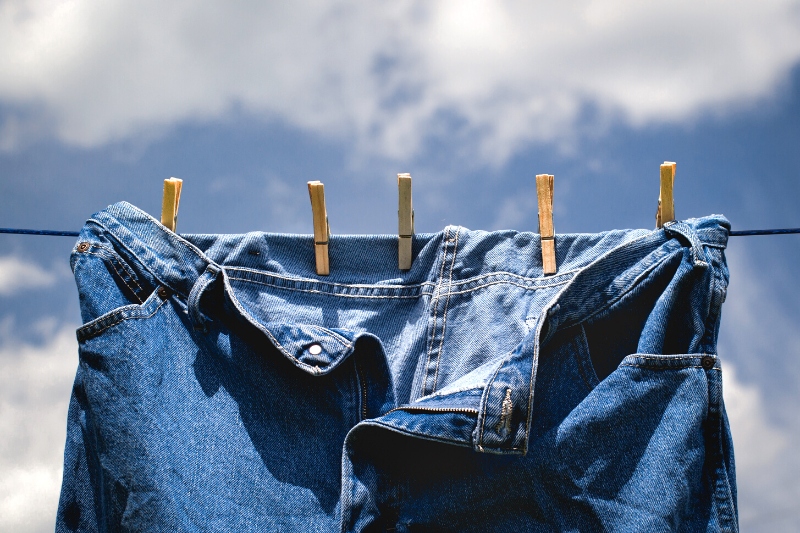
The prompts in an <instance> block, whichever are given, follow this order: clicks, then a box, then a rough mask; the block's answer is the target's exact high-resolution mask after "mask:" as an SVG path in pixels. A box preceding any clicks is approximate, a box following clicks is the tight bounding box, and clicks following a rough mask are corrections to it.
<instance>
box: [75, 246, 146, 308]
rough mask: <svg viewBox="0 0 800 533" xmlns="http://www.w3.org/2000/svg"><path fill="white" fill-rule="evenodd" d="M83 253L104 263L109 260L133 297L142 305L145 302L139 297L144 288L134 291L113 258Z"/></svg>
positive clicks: (93, 253)
mask: <svg viewBox="0 0 800 533" xmlns="http://www.w3.org/2000/svg"><path fill="white" fill-rule="evenodd" d="M81 253H83V254H86V255H94V256H97V257H99V258H100V259H102V260H103V261H105V260H106V259H107V260H108V263H109V264H110V265H111V266H112V267H113V268H114V271H115V272H116V273H117V276H119V279H120V280H121V281H122V283H124V284H125V286H126V287H128V288H129V289H130V290H131V292H132V293H133V296H134V297H135V298H136V299H137V300H139V303H140V304H141V303H144V300H142V299H141V298H140V297H139V291H141V290H142V288H141V287H139V291H137V290H136V289H134V288H133V287H131V285H130V283H128V281H127V280H126V279H125V276H124V275H123V274H122V273H121V272H120V271H119V269H118V268H117V264H116V261H114V260H113V259H112V258H110V257H108V256H106V255H105V254H98V253H95V252H81ZM132 281H133V280H132ZM134 283H135V282H134ZM137 287H138V284H137Z"/></svg>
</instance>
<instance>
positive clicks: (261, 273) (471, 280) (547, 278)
mask: <svg viewBox="0 0 800 533" xmlns="http://www.w3.org/2000/svg"><path fill="white" fill-rule="evenodd" d="M225 269H226V270H228V271H240V272H246V273H248V274H253V275H256V276H261V277H272V278H277V279H282V280H286V281H292V282H301V283H316V284H319V285H321V286H322V285H327V286H331V287H346V288H354V287H355V288H366V289H381V288H387V289H414V288H418V287H423V286H430V287H435V286H436V283H433V282H431V281H424V282H422V283H414V284H410V285H402V284H400V285H396V284H395V285H379V284H367V283H336V282H332V281H322V280H316V279H313V278H298V277H293V276H281V275H279V274H275V273H273V272H266V271H263V270H256V269H252V268H245V267H238V266H226V267H225ZM581 270H582V269H580V268H574V269H572V270H565V271H563V272H559V273H558V274H556V275H554V276H541V277H535V278H532V277H528V276H521V275H519V274H515V273H513V272H507V271H504V270H501V271H497V272H488V273H486V274H481V275H479V276H473V277H471V278H467V279H463V280H458V281H457V282H456V283H454V284H453V285H462V284H465V283H474V282H475V281H476V280H480V279H482V278H486V277H491V276H498V275H504V276H510V277H514V278H517V279H520V280H523V281H529V282H533V283H536V282H547V281H551V280H553V279H554V278H561V277H569V276H570V275H572V274H574V273H576V272H580V271H581ZM238 279H243V278H238ZM248 281H256V280H248ZM566 281H569V280H565V281H563V282H562V281H559V282H557V283H565V282H566Z"/></svg>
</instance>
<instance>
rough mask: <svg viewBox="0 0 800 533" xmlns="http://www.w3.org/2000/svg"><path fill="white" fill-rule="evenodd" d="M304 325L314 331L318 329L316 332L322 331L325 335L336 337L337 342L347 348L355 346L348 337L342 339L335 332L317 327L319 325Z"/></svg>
mask: <svg viewBox="0 0 800 533" xmlns="http://www.w3.org/2000/svg"><path fill="white" fill-rule="evenodd" d="M303 325H304V326H306V327H309V328H312V329H316V330H319V331H322V332H323V333H325V334H326V335H330V336H331V337H336V340H338V341H339V342H340V343H342V345H343V346H344V347H345V348H351V347H352V346H353V343H352V342H350V341H349V339H347V337H342V336H341V335H339V334H338V333H336V332H335V331H333V330H330V329H327V328H324V327H322V326H317V325H314V324H303Z"/></svg>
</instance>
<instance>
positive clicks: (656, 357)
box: [625, 353, 717, 361]
mask: <svg viewBox="0 0 800 533" xmlns="http://www.w3.org/2000/svg"><path fill="white" fill-rule="evenodd" d="M625 357H631V358H633V357H635V358H637V359H654V360H657V361H663V360H665V359H667V360H669V361H679V360H681V359H698V358H702V357H713V358H714V359H716V358H717V356H716V355H715V354H713V353H698V354H686V355H644V354H641V355H640V354H637V353H632V354H630V355H626V356H625Z"/></svg>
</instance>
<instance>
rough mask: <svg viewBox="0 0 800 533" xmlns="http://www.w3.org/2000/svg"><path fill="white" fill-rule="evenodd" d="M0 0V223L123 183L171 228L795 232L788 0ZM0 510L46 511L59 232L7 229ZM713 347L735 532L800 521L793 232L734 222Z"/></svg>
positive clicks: (62, 324) (68, 210) (2, 263)
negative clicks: (174, 195) (666, 194)
mask: <svg viewBox="0 0 800 533" xmlns="http://www.w3.org/2000/svg"><path fill="white" fill-rule="evenodd" d="M162 4H163V3H159V2H144V1H139V2H135V3H133V2H118V3H113V4H112V3H92V2H88V1H70V2H54V1H45V0H26V1H21V0H6V1H5V2H0V50H2V52H0V226H2V227H26V228H28V227H29V228H48V229H68V230H78V229H79V228H80V227H81V225H82V224H83V221H84V220H85V219H86V218H87V217H88V216H89V215H91V214H92V213H93V212H95V211H98V210H100V209H102V208H104V207H105V206H107V205H108V204H110V203H113V202H116V201H119V200H127V201H129V202H131V203H133V204H135V205H137V206H139V207H141V208H142V209H144V210H146V211H148V212H149V213H151V214H153V215H156V216H157V215H158V213H159V212H160V202H161V188H162V181H163V179H164V178H167V177H170V176H177V177H180V178H182V179H184V188H183V196H182V201H181V208H180V218H179V226H178V229H179V231H181V232H203V233H206V232H207V233H223V232H244V231H252V230H264V231H275V232H295V233H309V232H310V231H311V212H310V206H309V201H308V193H307V190H306V186H305V184H306V182H307V181H309V180H317V179H318V180H321V181H323V182H324V183H325V186H326V199H327V203H328V212H329V217H330V224H331V230H332V232H333V233H394V232H395V231H396V225H397V221H396V201H397V200H396V195H397V189H396V174H397V173H398V172H410V173H411V174H412V176H413V178H414V207H415V211H416V229H417V231H419V232H427V231H438V230H441V229H442V228H443V227H444V226H445V225H447V224H460V225H463V226H466V227H469V228H472V229H501V228H514V229H519V230H532V231H536V229H537V222H536V194H535V185H534V180H533V177H534V175H535V174H539V173H550V174H554V175H555V217H554V218H555V227H556V232H561V233H565V232H595V231H603V230H607V229H614V228H639V227H644V228H650V227H652V226H653V224H654V213H655V205H656V201H657V197H658V166H659V164H660V163H661V162H662V161H664V160H671V161H676V162H677V175H676V185H675V188H676V190H675V193H676V211H677V216H678V217H691V216H702V215H705V214H710V213H723V214H725V215H726V216H727V217H728V218H729V220H731V222H732V224H733V227H734V229H755V228H767V227H800V209H798V207H797V205H798V199H800V178H798V176H800V150H799V149H798V148H800V2H798V1H796V0H770V1H763V0H762V1H760V2H755V1H741V2H721V1H709V2H704V3H702V5H698V3H695V2H688V1H670V2H667V1H661V0H654V1H652V2H648V3H629V2H622V1H616V0H607V1H604V2H590V1H570V2H560V3H558V4H557V5H552V6H546V5H538V4H536V5H534V4H529V3H523V2H499V1H497V2H481V1H477V0H476V1H463V2H421V1H420V2H413V1H404V2H395V3H391V4H385V5H381V4H377V3H376V4H362V3H356V2H328V3H321V2H319V3H315V2H305V3H292V4H291V7H289V6H288V4H287V5H286V6H275V5H266V4H263V5H262V4H261V3H248V2H225V3H218V4H213V5H212V4H206V5H204V7H198V6H197V5H195V4H194V3H189V2H178V1H176V2H171V3H169V4H167V5H166V6H165V5H162ZM0 244H1V246H2V247H1V248H0V529H1V530H12V529H13V530H15V531H45V530H51V529H52V524H53V521H54V513H55V504H56V502H57V492H58V488H59V484H60V468H61V464H60V461H61V457H60V456H61V453H62V451H63V440H64V424H65V416H66V402H67V400H68V397H69V392H70V385H71V379H72V376H73V375H74V371H75V367H76V364H77V344H76V342H75V339H74V329H75V327H77V326H78V325H79V322H80V317H79V314H78V303H77V294H76V290H75V288H74V282H73V281H72V278H71V273H70V271H69V266H68V256H69V252H70V249H71V247H72V245H73V244H74V241H73V239H71V238H59V237H22V236H0ZM728 258H729V264H730V267H731V287H730V292H729V295H728V300H727V302H726V304H725V306H724V308H723V324H722V333H721V339H720V355H721V356H722V358H723V365H724V369H725V395H726V401H727V402H728V410H729V414H730V417H731V423H732V425H733V432H734V441H735V446H736V460H737V468H738V476H739V492H740V518H741V522H742V529H743V530H744V531H770V532H775V531H796V530H797V529H798V527H800V511H798V509H797V507H796V504H795V502H796V501H798V500H799V499H800V482H798V479H800V459H798V458H797V456H798V455H800V454H798V453H797V450H798V449H800V417H798V416H797V408H798V407H800V390H798V383H799V382H800V370H799V368H800V366H798V365H797V361H798V360H799V358H800V283H798V276H797V274H798V266H797V265H798V264H800V236H775V237H747V238H746V237H736V238H733V239H732V241H731V243H730V246H729V251H728Z"/></svg>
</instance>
